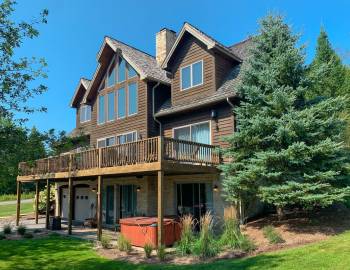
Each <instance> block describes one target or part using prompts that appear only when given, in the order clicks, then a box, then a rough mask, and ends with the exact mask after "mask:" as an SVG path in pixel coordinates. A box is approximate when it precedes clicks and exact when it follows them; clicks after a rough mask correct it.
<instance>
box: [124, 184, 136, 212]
mask: <svg viewBox="0 0 350 270" xmlns="http://www.w3.org/2000/svg"><path fill="white" fill-rule="evenodd" d="M136 203H137V191H136V186H135V185H122V186H120V217H121V218H127V217H133V216H136Z"/></svg>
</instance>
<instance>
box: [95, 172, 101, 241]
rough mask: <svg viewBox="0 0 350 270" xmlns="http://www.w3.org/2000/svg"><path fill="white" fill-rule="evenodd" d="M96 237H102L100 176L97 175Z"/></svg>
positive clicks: (99, 238)
mask: <svg viewBox="0 0 350 270" xmlns="http://www.w3.org/2000/svg"><path fill="white" fill-rule="evenodd" d="M96 210H97V239H98V240H99V241H100V240H101V237H102V176H101V175H99V176H98V177H97V209H96Z"/></svg>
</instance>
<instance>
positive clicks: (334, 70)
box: [309, 28, 347, 97]
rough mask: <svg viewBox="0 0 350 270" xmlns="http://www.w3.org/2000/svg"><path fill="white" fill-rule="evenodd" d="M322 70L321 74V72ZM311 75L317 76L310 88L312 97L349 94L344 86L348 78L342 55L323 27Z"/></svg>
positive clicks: (311, 67) (311, 66)
mask: <svg viewBox="0 0 350 270" xmlns="http://www.w3.org/2000/svg"><path fill="white" fill-rule="evenodd" d="M320 71H321V74H319V72H320ZM309 72H310V74H311V76H315V74H316V77H317V80H315V83H314V84H313V86H312V87H311V88H310V92H309V95H310V97H315V96H326V97H335V96H339V95H343V94H347V93H346V92H344V91H345V89H344V87H343V85H344V82H345V79H346V75H347V74H346V69H345V67H344V65H343V64H342V61H341V59H340V57H339V56H338V55H337V53H336V52H335V51H334V49H333V48H332V45H331V43H330V42H329V39H328V35H327V33H326V31H325V30H324V29H323V28H321V32H320V35H319V37H318V39H317V47H316V55H315V58H314V60H313V61H312V63H311V65H310V70H309Z"/></svg>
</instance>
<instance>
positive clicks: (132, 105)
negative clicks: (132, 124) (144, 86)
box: [128, 83, 137, 115]
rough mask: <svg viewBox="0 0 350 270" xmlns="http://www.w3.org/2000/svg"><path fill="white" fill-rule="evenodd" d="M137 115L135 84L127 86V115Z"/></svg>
mask: <svg viewBox="0 0 350 270" xmlns="http://www.w3.org/2000/svg"><path fill="white" fill-rule="evenodd" d="M133 114H137V84H136V83H129V85H128V115H133Z"/></svg>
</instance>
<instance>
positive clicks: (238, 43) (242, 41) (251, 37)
mask: <svg viewBox="0 0 350 270" xmlns="http://www.w3.org/2000/svg"><path fill="white" fill-rule="evenodd" d="M251 39H253V36H248V37H246V38H245V39H243V40H241V41H239V42H236V43H233V44H232V45H230V46H229V47H228V48H230V49H231V48H232V47H235V46H238V45H241V44H243V43H245V42H247V41H249V40H251Z"/></svg>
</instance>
